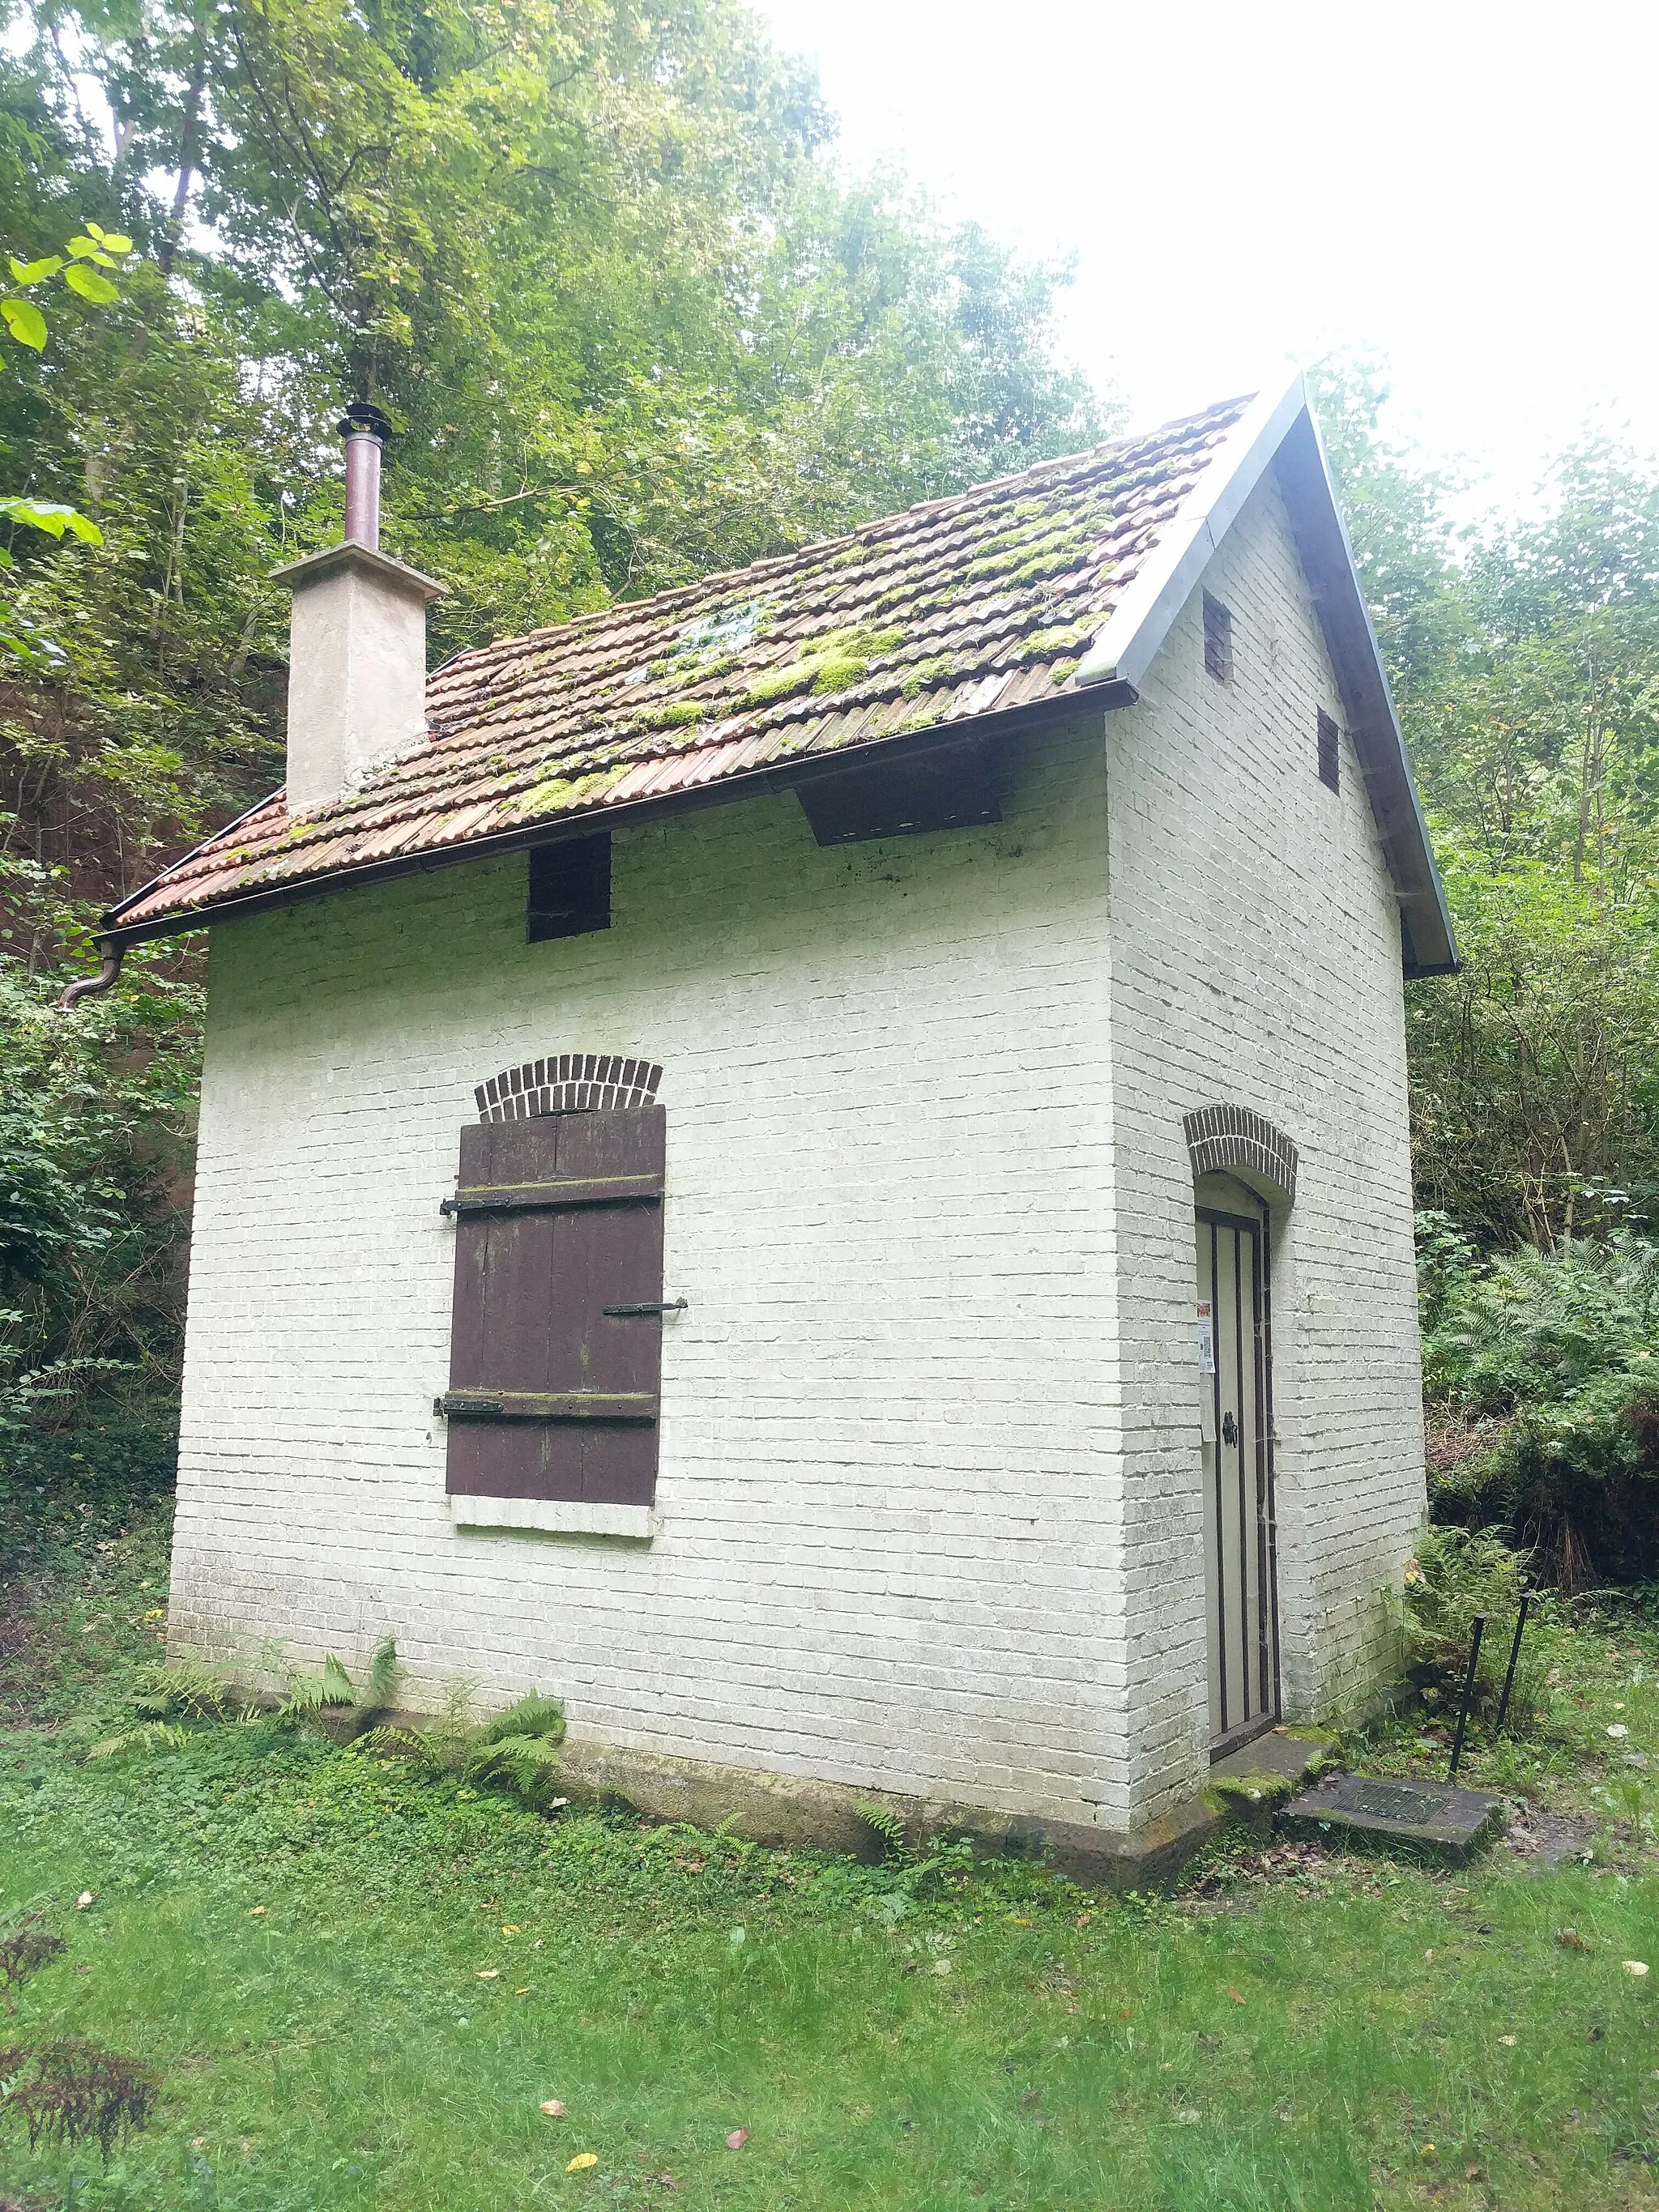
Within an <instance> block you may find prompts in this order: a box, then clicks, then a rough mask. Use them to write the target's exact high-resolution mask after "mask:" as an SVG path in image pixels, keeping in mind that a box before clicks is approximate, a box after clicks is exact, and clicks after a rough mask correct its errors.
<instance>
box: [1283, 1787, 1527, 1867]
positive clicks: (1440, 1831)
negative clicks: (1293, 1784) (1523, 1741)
mask: <svg viewBox="0 0 1659 2212" xmlns="http://www.w3.org/2000/svg"><path fill="white" fill-rule="evenodd" d="M1279 1818H1280V1819H1281V1820H1283V1821H1284V1822H1285V1824H1286V1825H1287V1826H1289V1827H1290V1828H1291V1830H1292V1831H1294V1830H1297V1829H1301V1830H1303V1831H1304V1832H1305V1831H1306V1830H1308V1829H1310V1828H1314V1829H1317V1830H1320V1831H1321V1832H1340V1833H1341V1834H1343V1835H1345V1836H1346V1837H1347V1838H1350V1839H1351V1840H1352V1841H1355V1842H1358V1841H1359V1840H1360V1839H1362V1838H1364V1839H1365V1840H1366V1841H1369V1842H1370V1843H1373V1844H1391V1845H1394V1846H1395V1847H1396V1848H1398V1849H1400V1850H1404V1851H1407V1852H1411V1853H1413V1854H1415V1855H1418V1856H1421V1857H1428V1858H1436V1859H1440V1860H1443V1861H1449V1862H1450V1863H1454V1864H1461V1863H1462V1862H1463V1861H1464V1860H1466V1859H1468V1858H1471V1857H1473V1856H1474V1853H1475V1852H1476V1851H1477V1850H1480V1847H1481V1845H1482V1844H1486V1843H1488V1842H1490V1841H1491V1839H1492V1837H1494V1836H1495V1835H1497V1834H1498V1832H1499V1831H1500V1829H1501V1828H1502V1827H1503V1826H1504V1801H1503V1799H1502V1798H1501V1797H1487V1796H1482V1795H1481V1793H1480V1791H1479V1790H1459V1789H1457V1788H1456V1787H1455V1785H1454V1784H1451V1783H1449V1782H1402V1781H1399V1780H1396V1779H1395V1778H1394V1777H1393V1776H1383V1775H1370V1774H1328V1775H1327V1776H1325V1778H1323V1779H1322V1781H1320V1782H1317V1783H1316V1784H1315V1785H1314V1787H1313V1788H1312V1789H1311V1790H1303V1791H1302V1793H1301V1794H1300V1796H1296V1797H1293V1798H1292V1799H1291V1802H1290V1803H1289V1804H1288V1805H1286V1806H1285V1808H1284V1811H1283V1812H1282V1813H1281V1814H1280V1815H1279Z"/></svg>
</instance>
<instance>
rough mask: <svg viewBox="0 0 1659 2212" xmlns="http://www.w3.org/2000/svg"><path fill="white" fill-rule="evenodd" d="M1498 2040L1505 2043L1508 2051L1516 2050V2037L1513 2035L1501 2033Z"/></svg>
mask: <svg viewBox="0 0 1659 2212" xmlns="http://www.w3.org/2000/svg"><path fill="white" fill-rule="evenodd" d="M1498 2041H1499V2042H1500V2043H1501V2044H1502V2045H1504V2049H1505V2050H1506V2051H1513V2050H1514V2048H1515V2038H1514V2037H1513V2036H1512V2035H1500V2036H1499V2037H1498Z"/></svg>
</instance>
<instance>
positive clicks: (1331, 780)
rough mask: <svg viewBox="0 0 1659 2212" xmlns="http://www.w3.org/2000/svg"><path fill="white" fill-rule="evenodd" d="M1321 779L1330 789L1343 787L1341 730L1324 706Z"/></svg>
mask: <svg viewBox="0 0 1659 2212" xmlns="http://www.w3.org/2000/svg"><path fill="white" fill-rule="evenodd" d="M1319 781H1321V782H1322V784H1324V785H1325V786H1326V787H1327V788H1328V790H1331V791H1340V790H1341V788H1342V750H1341V744H1340V732H1339V731H1338V729H1337V726H1336V724H1335V723H1334V721H1333V720H1331V718H1330V716H1329V715H1328V714H1327V713H1326V712H1325V710H1324V709H1323V708H1321V709H1320V713H1319Z"/></svg>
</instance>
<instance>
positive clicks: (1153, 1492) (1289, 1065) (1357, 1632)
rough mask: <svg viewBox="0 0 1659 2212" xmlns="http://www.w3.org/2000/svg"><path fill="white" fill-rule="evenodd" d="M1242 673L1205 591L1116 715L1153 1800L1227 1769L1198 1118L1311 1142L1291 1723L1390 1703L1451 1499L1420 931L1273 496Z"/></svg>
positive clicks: (1288, 1693) (1279, 1291)
mask: <svg viewBox="0 0 1659 2212" xmlns="http://www.w3.org/2000/svg"><path fill="white" fill-rule="evenodd" d="M1205 585H1206V587H1207V588H1208V589H1209V590H1210V591H1211V592H1212V593H1214V594H1215V596H1216V597H1217V598H1218V599H1221V600H1223V601H1224V602H1225V604H1226V605H1227V606H1228V607H1229V608H1230V609H1231V613H1232V617H1233V674H1232V680H1231V683H1230V684H1226V685H1222V684H1218V683H1216V682H1215V680H1214V679H1213V678H1211V677H1209V676H1207V675H1206V672H1205V669H1204V661H1203V638H1202V632H1201V623H1200V614H1199V599H1198V596H1197V595H1196V594H1195V595H1194V600H1193V602H1192V604H1191V605H1189V606H1188V608H1187V610H1186V611H1184V612H1183V614H1182V617H1181V618H1180V620H1179V621H1178V622H1177V623H1176V626H1175V629H1174V630H1173V631H1172V633H1171V635H1170V640H1169V641H1168V644H1167V646H1166V647H1165V649H1164V653H1162V654H1161V655H1160V657H1159V659H1158V661H1157V662H1156V663H1155V664H1154V665H1153V667H1152V670H1151V671H1149V674H1148V678H1147V682H1146V696H1145V698H1144V700H1143V702H1142V703H1141V704H1140V705H1139V706H1138V707H1137V708H1133V709H1132V710H1130V711H1129V712H1128V713H1127V714H1119V715H1115V716H1113V717H1112V718H1111V721H1110V723H1109V744H1108V778H1109V821H1110V841H1111V874H1112V900H1111V907H1112V915H1111V942H1112V1037H1113V1098H1114V1139H1115V1151H1116V1158H1117V1159H1118V1161H1119V1163H1120V1172H1119V1176H1118V1214H1117V1231H1118V1242H1119V1249H1120V1253H1121V1257H1122V1261H1123V1268H1124V1272H1123V1289H1122V1297H1123V1300H1124V1330H1123V1370H1122V1375H1121V1401H1122V1403H1123V1406H1124V1408H1125V1421H1126V1465H1125V1496H1126V1499H1127V1510H1128V1515H1129V1518H1128V1522H1127V1527H1126V1534H1125V1573H1126V1577H1127V1583H1128V1587H1129V1589H1130V1590H1131V1591H1132V1593H1137V1594H1139V1595H1140V1596H1141V1598H1142V1600H1143V1601H1144V1602H1145V1604H1146V1608H1147V1611H1146V1616H1145V1630H1144V1633H1145V1642H1144V1644H1143V1646H1142V1653H1143V1656H1142V1659H1141V1662H1140V1670H1139V1675H1138V1678H1137V1682H1138V1687H1139V1689H1140V1691H1141V1692H1142V1694H1141V1696H1139V1698H1138V1699H1136V1701H1135V1706H1134V1710H1135V1711H1136V1713H1137V1715H1138V1716H1139V1721H1140V1725H1141V1727H1142V1729H1143V1730H1144V1735H1143V1739H1142V1743H1141V1747H1140V1749H1139V1753H1138V1754H1137V1757H1136V1760H1135V1764H1136V1765H1137V1768H1138V1770H1139V1771H1140V1772H1141V1773H1142V1775H1143V1777H1144V1780H1143V1785H1142V1786H1143V1790H1144V1792H1145V1795H1144V1797H1143V1800H1142V1805H1141V1809H1142V1810H1143V1811H1147V1810H1153V1809H1156V1807H1157V1805H1158V1802H1160V1799H1161V1797H1162V1796H1164V1795H1166V1794H1168V1793H1170V1791H1176V1792H1177V1793H1178V1792H1179V1790H1181V1789H1182V1788H1183V1787H1185V1786H1187V1785H1188V1784H1189V1782H1190V1778H1191V1776H1192V1774H1193V1773H1194V1771H1196V1770H1197V1768H1198V1766H1199V1764H1200V1761H1201V1759H1202V1757H1203V1746H1202V1742H1201V1735H1202V1726H1203V1706H1204V1700H1203V1697H1202V1686H1203V1684H1204V1681H1205V1676H1206V1654H1205V1648H1204V1643H1203V1633H1202V1623H1203V1619H1204V1615H1203V1610H1202V1553H1201V1541H1202V1540H1201V1522H1200V1498H1199V1495H1198V1492H1197V1487H1196V1486H1197V1480H1198V1477H1197V1469H1198V1467H1199V1462H1200V1453H1199V1433H1198V1407H1197V1384H1196V1363H1195V1358H1194V1342H1193V1320H1192V1300H1193V1297H1194V1287H1193V1285H1194V1261H1193V1244H1192V1228H1191V1221H1192V1203H1193V1200H1192V1182H1191V1175H1192V1170H1191V1163H1190V1160H1189V1158H1188V1152H1187V1147H1186V1146H1185V1144H1184V1142H1183V1140H1182V1115H1183V1114H1184V1113H1187V1112H1189V1111H1191V1110H1193V1109H1196V1108H1199V1107H1202V1106H1207V1105H1211V1104H1214V1103H1234V1104H1238V1105H1243V1106H1246V1107H1249V1108H1251V1109H1255V1111H1256V1112H1258V1113H1261V1114H1262V1115H1266V1116H1267V1119H1268V1120H1269V1121H1272V1122H1273V1123H1274V1124H1275V1125H1276V1126H1277V1127H1279V1129H1281V1130H1283V1131H1284V1132H1285V1134H1286V1135H1288V1136H1289V1137H1290V1138H1291V1140H1292V1141H1293V1142H1294V1143H1295V1145H1296V1146H1297V1148H1298V1151H1299V1154H1300V1162H1299V1170H1298V1176H1297V1194H1296V1200H1295V1204H1294V1206H1293V1207H1291V1209H1289V1210H1288V1212H1286V1211H1285V1210H1284V1209H1282V1208H1280V1209H1276V1211H1275V1217H1274V1243H1275V1248H1276V1249H1275V1264H1274V1269H1273V1319H1274V1332H1275V1341H1274V1354H1275V1360H1274V1364H1275V1411H1276V1417H1277V1426H1278V1430H1279V1437H1280V1443H1279V1449H1278V1454H1277V1466H1278V1493H1279V1494H1278V1506H1279V1562H1280V1565H1279V1580H1280V1594H1281V1617H1282V1623H1283V1656H1284V1679H1285V1697H1286V1704H1287V1707H1288V1709H1289V1710H1290V1711H1291V1713H1292V1714H1295V1715H1300V1716H1304V1717H1307V1716H1311V1715H1313V1714H1316V1713H1318V1712H1320V1711H1324V1710H1326V1709H1328V1708H1329V1707H1330V1706H1332V1705H1340V1704H1344V1703H1346V1702H1349V1701H1350V1700H1352V1699H1356V1698H1362V1697H1363V1696H1364V1694H1365V1693H1366V1692H1367V1690H1368V1688H1369V1687H1370V1685H1372V1684H1373V1683H1374V1681H1375V1680H1376V1675H1377V1674H1378V1672H1379V1671H1380V1670H1382V1669H1383V1668H1385V1667H1386V1664H1387V1659H1388V1654H1387V1652H1386V1650H1383V1649H1382V1648H1381V1645H1382V1640H1383V1634H1384V1631H1383V1615H1382V1612H1381V1607H1380V1605H1379V1603H1378V1593H1379V1591H1380V1589H1381V1588H1382V1586H1383V1584H1384V1583H1386V1582H1388V1581H1389V1580H1391V1579H1392V1578H1393V1577H1395V1575H1396V1573H1397V1572H1398V1570H1399V1568H1400V1566H1401V1562H1402V1560H1403V1559H1404V1557H1405V1555H1406V1553H1407V1552H1408V1550H1409V1547H1410V1542H1411V1536H1412V1532H1413V1529H1414V1528H1415V1527H1416V1525H1417V1523H1418V1521H1419V1518H1420V1516H1421V1514H1422V1511H1423V1504H1424V1493H1423V1456H1422V1426H1421V1406H1420V1398H1419V1365H1418V1343H1417V1333H1416V1300H1415V1286H1414V1279H1413V1259H1412V1219H1411V1177H1410V1159H1409V1152H1408V1145H1407V1097H1406V1066H1405V1032H1404V1010H1403V1001H1402V995H1401V968H1400V935H1399V926H1398V921H1397V918H1396V912H1395V902H1394V898H1393V894H1392V889H1391V886H1390V884H1389V878H1388V873H1387V870H1386V866H1385V865H1384V862H1383V856H1382V853H1381V849H1380V847H1379V844H1378V841H1377V837H1376V828H1375V824H1374V823H1373V822H1372V820H1371V817H1370V811H1369V807H1368V805H1367V802H1366V799H1365V793H1364V782H1363V779H1362V777H1361V775H1360V774H1359V771H1358V761H1357V759H1356V757H1355V755H1354V752H1353V748H1352V741H1351V740H1350V739H1349V738H1347V736H1346V733H1345V734H1344V737H1343V739H1342V746H1343V753H1342V768H1343V775H1342V787H1341V790H1340V794H1339V793H1332V792H1331V791H1330V790H1329V789H1328V787H1326V786H1325V785H1324V784H1322V782H1321V781H1320V780H1319V775H1318V772H1317V771H1318V762H1317V717H1318V714H1319V710H1320V709H1321V708H1325V709H1327V710H1328V711H1329V712H1332V713H1334V714H1337V715H1338V716H1339V719H1340V706H1339V703H1338V696H1337V692H1336V687H1335V684H1334V678H1333V676H1332V673H1331V670H1330V666H1329V663H1328V659H1327V656H1326V652H1325V647H1324V642H1323V639H1322V635H1321V633H1320V631H1319V628H1318V624H1317V622H1316V617H1315V615H1314V611H1313V608H1312V605H1311V603H1310V599H1309V595H1308V592H1307V589H1306V586H1305V582H1304V579H1303V577H1302V575H1301V573H1300V570H1299V567H1298V565H1297V559H1296V556H1295V551H1294V547H1293V544H1292V542H1291V538H1290V535H1289V532H1288V529H1287V526H1286V521H1285V513H1284V510H1283V506H1282V502H1281V501H1280V499H1279V494H1278V491H1277V489H1276V486H1275V485H1274V484H1273V480H1272V479H1271V477H1270V478H1269V479H1268V480H1267V482H1266V483H1264V485H1263V487H1262V488H1261V490H1260V491H1259V492H1258V493H1257V494H1256V495H1255V498H1254V499H1253V500H1252V501H1251V502H1250V504H1249V507H1247V509H1246V510H1245V512H1244V513H1243V515H1242V516H1241V518H1240V519H1239V520H1238V522H1237V524H1236V525H1235V526H1234V528H1233V530H1232V531H1231V533H1230V534H1229V536H1228V537H1227V538H1226V539H1225V541H1224V543H1223V544H1222V546H1221V548H1220V550H1219V552H1218V555H1217V556H1216V558H1215V560H1214V561H1213V562H1212V565H1211V568H1210V571H1209V574H1207V575H1206V578H1205Z"/></svg>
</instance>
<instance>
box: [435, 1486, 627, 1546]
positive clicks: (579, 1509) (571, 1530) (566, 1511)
mask: <svg viewBox="0 0 1659 2212" xmlns="http://www.w3.org/2000/svg"><path fill="white" fill-rule="evenodd" d="M449 1517H450V1520H451V1522H453V1525H454V1527H456V1528H473V1529H483V1528H516V1529H528V1530H530V1531H531V1532H532V1534H538V1535H543V1536H628V1537H631V1538H632V1539H633V1540H634V1541H635V1542H636V1543H641V1544H648V1543H649V1542H650V1541H651V1539H652V1538H653V1536H654V1535H655V1534H656V1533H657V1516H656V1514H655V1512H654V1511H653V1509H652V1508H651V1507H650V1506H648V1505H588V1504H583V1503H582V1502H581V1501H580V1500H579V1499H577V1498H455V1497H452V1498H451V1499H450V1501H449Z"/></svg>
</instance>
